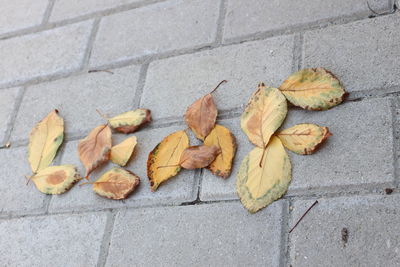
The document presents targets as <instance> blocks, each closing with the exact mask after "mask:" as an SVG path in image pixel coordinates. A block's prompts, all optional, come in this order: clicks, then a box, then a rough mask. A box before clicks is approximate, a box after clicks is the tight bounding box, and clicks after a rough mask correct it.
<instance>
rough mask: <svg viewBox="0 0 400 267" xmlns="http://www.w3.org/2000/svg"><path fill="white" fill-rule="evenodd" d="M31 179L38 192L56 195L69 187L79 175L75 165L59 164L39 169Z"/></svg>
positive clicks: (79, 178) (78, 178)
mask: <svg viewBox="0 0 400 267" xmlns="http://www.w3.org/2000/svg"><path fill="white" fill-rule="evenodd" d="M31 180H32V181H33V182H34V183H35V185H36V188H37V189H38V190H39V191H40V192H42V193H45V194H51V195H58V194H62V193H64V192H66V191H67V190H68V189H70V188H71V187H72V186H73V185H74V184H75V183H76V182H77V181H79V180H81V177H80V175H79V173H78V170H77V168H76V167H75V166H73V165H61V166H50V167H47V168H45V169H41V170H40V171H39V172H38V173H36V174H35V175H33V176H32V177H31Z"/></svg>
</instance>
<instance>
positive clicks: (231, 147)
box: [204, 124, 236, 178]
mask: <svg viewBox="0 0 400 267" xmlns="http://www.w3.org/2000/svg"><path fill="white" fill-rule="evenodd" d="M204 144H205V145H206V146H212V145H215V146H217V147H219V148H220V149H221V153H220V154H218V156H217V157H216V158H215V160H214V161H213V162H211V164H210V165H209V166H208V167H207V169H209V170H210V171H211V172H212V173H213V174H215V175H218V176H221V177H222V178H227V177H229V175H230V174H231V169H232V161H233V158H234V157H235V154H236V139H235V136H234V135H233V134H232V133H231V132H230V131H229V130H228V129H227V128H225V127H224V126H221V125H218V124H217V125H215V127H214V129H213V130H212V131H211V133H210V134H209V135H208V136H207V137H206V139H205V140H204Z"/></svg>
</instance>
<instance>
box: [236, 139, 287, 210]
mask: <svg viewBox="0 0 400 267" xmlns="http://www.w3.org/2000/svg"><path fill="white" fill-rule="evenodd" d="M260 163H261V164H260ZM260 165H261V167H260ZM291 179H292V171H291V164H290V160H289V157H288V155H287V154H286V151H285V149H284V147H283V145H282V143H281V141H280V140H279V138H277V137H275V136H272V137H271V141H270V142H269V144H268V146H267V147H266V149H265V151H264V150H263V149H262V148H259V147H256V148H254V149H253V150H252V151H250V153H249V154H247V156H246V157H245V158H244V159H243V161H242V164H241V166H240V169H239V173H238V176H237V180H236V189H237V192H238V195H239V197H240V201H241V202H242V204H243V206H245V207H246V209H248V210H249V211H250V212H252V213H254V212H257V211H258V210H260V209H262V208H264V207H266V206H268V205H269V204H271V203H272V202H274V201H275V200H277V199H279V198H280V197H282V196H283V194H285V193H286V191H287V188H288V186H289V183H290V181H291Z"/></svg>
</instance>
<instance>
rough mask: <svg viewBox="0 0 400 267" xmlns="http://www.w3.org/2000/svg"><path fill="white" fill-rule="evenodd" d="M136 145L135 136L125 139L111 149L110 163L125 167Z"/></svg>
mask: <svg viewBox="0 0 400 267" xmlns="http://www.w3.org/2000/svg"><path fill="white" fill-rule="evenodd" d="M136 144H137V139H136V136H132V137H129V138H126V139H125V140H124V141H122V142H121V143H119V144H118V145H115V146H113V147H112V148H111V157H110V159H111V161H112V162H114V163H115V164H118V165H120V166H125V165H126V163H127V162H128V161H129V159H130V158H131V156H132V153H133V150H134V149H135V146H136Z"/></svg>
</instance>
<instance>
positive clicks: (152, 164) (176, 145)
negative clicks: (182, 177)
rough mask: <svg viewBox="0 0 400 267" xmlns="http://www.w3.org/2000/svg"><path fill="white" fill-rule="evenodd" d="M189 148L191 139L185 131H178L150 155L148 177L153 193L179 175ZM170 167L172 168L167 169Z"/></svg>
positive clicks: (166, 138)
mask: <svg viewBox="0 0 400 267" xmlns="http://www.w3.org/2000/svg"><path fill="white" fill-rule="evenodd" d="M188 147H189V138H188V136H187V134H186V132H185V131H177V132H175V133H173V134H170V135H168V136H167V137H165V138H164V139H163V140H162V141H161V143H159V144H158V145H157V146H156V147H155V148H154V149H153V150H152V151H151V152H150V154H149V158H148V160H147V176H148V177H149V180H150V186H151V190H152V191H156V190H157V188H158V186H159V185H160V184H161V183H162V182H164V181H166V180H168V179H169V178H171V177H173V176H175V175H177V174H178V172H179V171H180V170H181V167H180V166H179V163H180V158H181V155H182V153H183V151H184V150H185V149H186V148H188ZM166 166H170V167H166Z"/></svg>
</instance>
